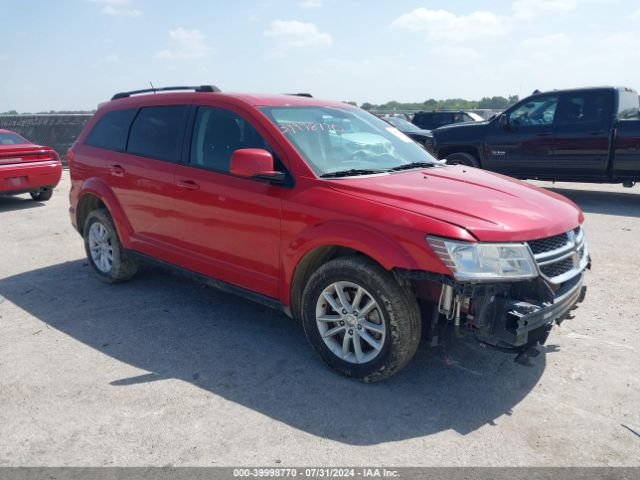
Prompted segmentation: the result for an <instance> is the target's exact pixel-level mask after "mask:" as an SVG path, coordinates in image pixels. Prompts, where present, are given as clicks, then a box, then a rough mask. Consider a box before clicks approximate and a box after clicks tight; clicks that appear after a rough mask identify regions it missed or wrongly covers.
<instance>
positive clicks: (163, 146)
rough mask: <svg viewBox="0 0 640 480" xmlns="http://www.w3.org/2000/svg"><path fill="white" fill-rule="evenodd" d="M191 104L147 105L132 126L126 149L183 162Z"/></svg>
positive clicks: (161, 158)
mask: <svg viewBox="0 0 640 480" xmlns="http://www.w3.org/2000/svg"><path fill="white" fill-rule="evenodd" d="M187 112H188V106H186V105H167V106H160V107H144V108H142V109H141V110H140V113H138V115H137V116H136V119H135V120H134V121H133V125H132V126H131V134H130V135H129V144H128V145H127V152H129V153H131V154H133V155H140V156H143V157H150V158H155V159H158V160H165V161H167V162H178V161H180V152H181V149H182V138H183V135H184V124H185V121H186V118H187Z"/></svg>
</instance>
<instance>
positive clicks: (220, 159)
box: [191, 107, 277, 172]
mask: <svg viewBox="0 0 640 480" xmlns="http://www.w3.org/2000/svg"><path fill="white" fill-rule="evenodd" d="M240 148H262V149H265V150H268V151H270V152H271V153H272V154H273V155H274V159H275V160H276V164H277V159H276V158H275V153H274V152H273V150H272V149H271V147H269V145H268V144H267V142H266V141H265V140H264V138H262V136H261V135H260V134H259V133H258V132H257V130H256V129H255V128H253V126H252V125H251V124H250V123H249V122H247V121H246V120H245V119H243V118H242V117H240V116H239V115H237V114H235V113H234V112H231V111H229V110H224V109H221V108H213V107H200V108H199V109H198V114H197V116H196V123H195V127H194V129H193V138H192V140H191V164H192V165H198V166H201V167H205V168H209V169H211V170H218V171H221V172H229V169H230V166H231V155H232V154H233V152H235V151H236V150H238V149H240Z"/></svg>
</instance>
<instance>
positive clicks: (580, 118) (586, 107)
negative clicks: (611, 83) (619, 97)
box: [557, 92, 613, 125]
mask: <svg viewBox="0 0 640 480" xmlns="http://www.w3.org/2000/svg"><path fill="white" fill-rule="evenodd" d="M611 115H613V98H612V95H611V93H610V92H584V93H582V92H578V93H571V94H567V95H565V96H564V97H563V100H562V103H561V106H560V110H559V112H558V120H557V123H558V124H560V125H575V124H582V123H604V121H605V119H606V118H607V117H610V116H611Z"/></svg>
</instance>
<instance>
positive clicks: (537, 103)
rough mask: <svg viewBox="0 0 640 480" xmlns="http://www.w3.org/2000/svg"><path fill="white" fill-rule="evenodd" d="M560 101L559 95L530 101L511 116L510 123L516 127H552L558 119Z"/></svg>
mask: <svg viewBox="0 0 640 480" xmlns="http://www.w3.org/2000/svg"><path fill="white" fill-rule="evenodd" d="M558 101H559V96H558V95H545V96H541V97H536V98H533V99H531V100H528V101H526V102H525V103H523V104H521V105H520V106H519V107H518V108H516V109H515V110H513V111H512V112H511V113H510V114H509V123H510V124H511V125H515V126H527V125H551V124H552V123H553V122H554V119H555V117H556V110H557V109H558Z"/></svg>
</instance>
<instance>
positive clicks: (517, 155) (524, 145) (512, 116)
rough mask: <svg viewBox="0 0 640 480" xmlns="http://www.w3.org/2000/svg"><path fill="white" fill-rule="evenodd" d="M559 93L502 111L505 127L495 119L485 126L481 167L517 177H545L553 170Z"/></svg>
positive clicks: (524, 102)
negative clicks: (483, 157)
mask: <svg viewBox="0 0 640 480" xmlns="http://www.w3.org/2000/svg"><path fill="white" fill-rule="evenodd" d="M559 101H560V95H559V94H549V95H538V96H536V97H533V98H530V99H526V100H525V101H523V102H521V103H520V104H518V105H516V106H514V107H513V108H512V109H511V110H508V111H507V112H505V115H507V122H508V125H507V127H505V128H502V127H501V126H500V125H499V122H498V119H496V120H494V121H493V122H491V124H490V125H489V126H488V133H487V136H486V141H487V146H486V149H487V152H486V160H485V162H484V165H483V166H484V167H485V168H486V169H488V170H493V171H496V172H501V173H505V174H507V175H513V176H515V177H520V178H534V177H540V178H542V177H544V176H545V175H547V174H549V173H550V172H551V170H552V169H553V157H552V154H553V150H554V148H555V118H556V111H557V108H558V104H559Z"/></svg>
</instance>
